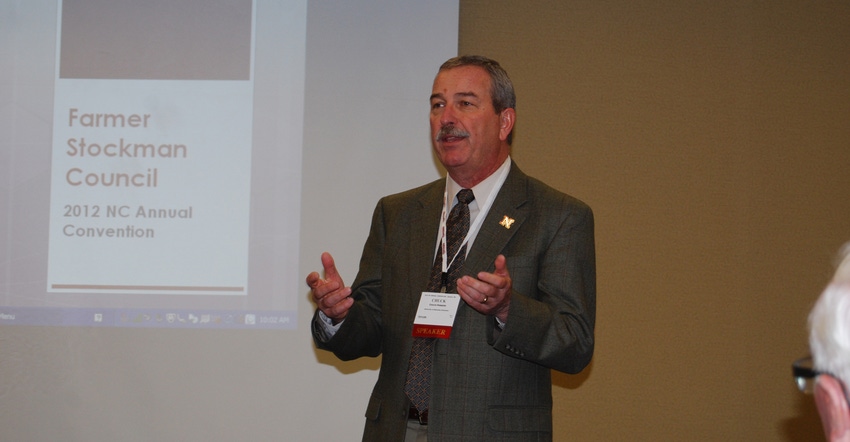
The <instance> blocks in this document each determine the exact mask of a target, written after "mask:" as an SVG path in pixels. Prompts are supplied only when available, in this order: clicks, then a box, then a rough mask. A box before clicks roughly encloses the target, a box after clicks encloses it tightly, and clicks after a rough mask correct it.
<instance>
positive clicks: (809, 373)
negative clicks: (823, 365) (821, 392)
mask: <svg viewBox="0 0 850 442" xmlns="http://www.w3.org/2000/svg"><path fill="white" fill-rule="evenodd" d="M791 370H792V372H793V374H794V382H796V383H797V388H799V389H800V391H802V392H803V393H806V394H811V393H812V392H814V391H815V379H816V378H817V377H818V376H820V375H821V374H823V373H821V372H819V371H817V370H815V369H814V365H813V363H812V357H811V356H806V357H805V358H800V359H797V360H796V361H794V363H793V364H791Z"/></svg>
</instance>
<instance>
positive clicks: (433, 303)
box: [413, 292, 460, 339]
mask: <svg viewBox="0 0 850 442" xmlns="http://www.w3.org/2000/svg"><path fill="white" fill-rule="evenodd" d="M458 306H460V295H458V294H455V293H437V292H422V297H420V298H419V308H418V309H417V310H416V319H414V320H413V337H415V338H440V339H449V336H451V334H452V325H454V322H455V315H457V308H458Z"/></svg>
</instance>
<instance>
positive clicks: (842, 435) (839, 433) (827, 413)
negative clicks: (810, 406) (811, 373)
mask: <svg viewBox="0 0 850 442" xmlns="http://www.w3.org/2000/svg"><path fill="white" fill-rule="evenodd" d="M814 395H815V403H816V404H817V406H818V413H820V419H821V423H822V424H823V431H824V434H826V437H827V439H828V440H829V441H831V442H835V441H850V408H848V405H847V398H845V397H844V389H843V388H842V387H841V383H840V382H838V380H837V379H835V378H834V377H832V376H830V375H828V374H822V375H820V376H818V378H817V380H816V382H815V391H814Z"/></svg>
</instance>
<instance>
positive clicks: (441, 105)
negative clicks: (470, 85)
mask: <svg viewBox="0 0 850 442" xmlns="http://www.w3.org/2000/svg"><path fill="white" fill-rule="evenodd" d="M443 106H445V104H443V103H431V109H439V108H441V107H443Z"/></svg>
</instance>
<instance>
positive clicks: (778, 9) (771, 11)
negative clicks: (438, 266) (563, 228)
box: [459, 0, 850, 441]
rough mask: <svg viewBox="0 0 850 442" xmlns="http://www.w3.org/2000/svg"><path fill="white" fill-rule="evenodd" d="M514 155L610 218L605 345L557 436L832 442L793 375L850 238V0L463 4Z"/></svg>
mask: <svg viewBox="0 0 850 442" xmlns="http://www.w3.org/2000/svg"><path fill="white" fill-rule="evenodd" d="M460 4H461V14H460V43H459V50H460V53H481V54H484V55H488V56H491V57H493V58H496V59H497V60H499V61H501V62H502V64H503V65H504V66H505V67H506V68H507V69H508V71H509V72H510V73H511V75H512V78H513V80H514V82H515V84H516V88H517V90H518V105H517V107H518V123H517V131H516V138H515V143H514V152H513V155H514V158H515V159H516V161H517V162H518V164H519V165H520V167H522V168H523V169H524V170H525V171H526V172H528V173H530V174H532V175H536V176H537V177H539V178H541V179H543V180H544V181H546V182H548V183H550V184H551V185H553V186H555V187H557V188H559V189H560V190H563V191H566V192H568V193H571V194H573V195H575V196H577V197H579V198H581V199H583V200H585V201H586V202H588V203H589V204H590V205H591V206H592V207H593V209H594V211H595V214H596V221H597V223H596V235H597V236H596V239H597V254H598V258H597V260H598V261H597V264H598V282H599V284H598V288H599V292H598V297H599V298H598V303H599V305H598V322H597V351H596V355H595V357H594V361H593V363H592V365H591V366H590V367H589V368H588V369H587V370H586V371H585V372H584V373H582V374H581V375H579V376H567V375H560V374H558V375H556V378H555V383H556V386H555V389H554V393H553V394H554V399H555V415H556V425H555V439H556V440H694V439H696V440H759V441H762V440H781V441H804V440H806V441H808V440H818V439H819V438H821V437H822V436H821V430H820V423H819V421H818V417H817V411H816V409H815V408H814V405H813V402H812V399H811V398H810V397H806V396H803V395H802V394H801V393H799V392H798V391H797V390H796V389H795V387H794V385H793V383H792V378H791V368H790V364H791V362H792V361H793V359H795V358H797V357H799V356H802V355H804V354H805V353H807V344H806V334H805V326H806V325H805V323H806V314H807V312H808V309H809V308H810V306H811V305H812V303H813V301H814V299H815V298H816V297H817V295H818V294H819V292H820V290H821V289H822V288H823V287H824V285H825V284H826V282H827V280H828V279H829V278H830V276H831V274H832V271H833V269H834V267H833V264H834V262H833V258H834V256H835V253H836V252H837V250H838V248H839V247H840V246H841V244H843V243H844V242H845V241H848V240H850V174H848V169H849V168H850V3H847V2H814V3H810V2H796V1H789V0H782V1H773V2H754V1H739V0H720V1H702V2H697V1H686V2H682V1H655V2H633V1H626V0H622V1H563V0H548V1H528V2H517V1H508V0H502V1H492V0H461V3H460Z"/></svg>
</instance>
